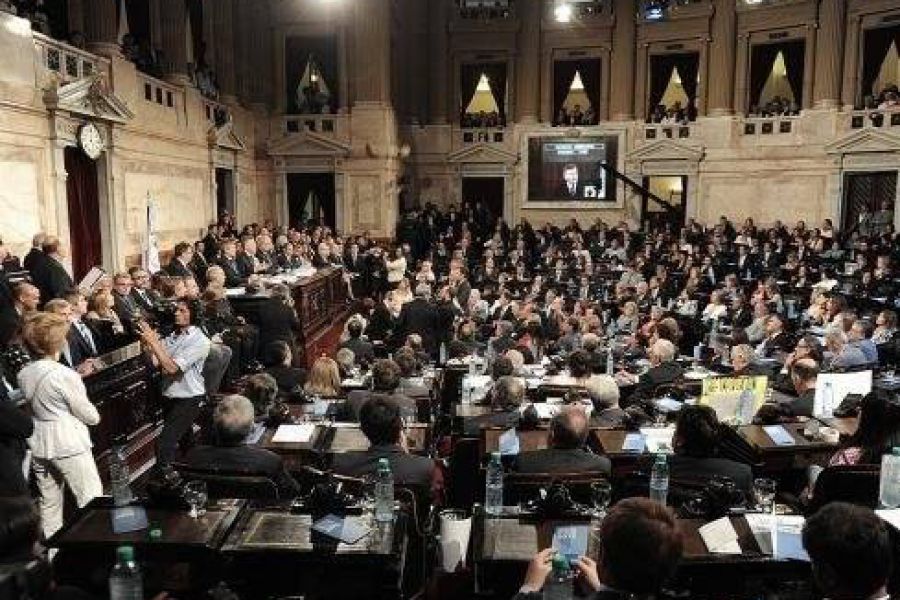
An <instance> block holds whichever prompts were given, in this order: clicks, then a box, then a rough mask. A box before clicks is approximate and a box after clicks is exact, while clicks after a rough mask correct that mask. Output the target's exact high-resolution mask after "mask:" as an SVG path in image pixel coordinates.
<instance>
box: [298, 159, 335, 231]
mask: <svg viewBox="0 0 900 600" xmlns="http://www.w3.org/2000/svg"><path fill="white" fill-rule="evenodd" d="M287 195H288V219H289V220H290V224H291V225H299V226H304V225H310V224H311V225H327V226H328V227H330V228H331V229H332V230H335V225H336V218H335V199H334V173H288V175H287Z"/></svg>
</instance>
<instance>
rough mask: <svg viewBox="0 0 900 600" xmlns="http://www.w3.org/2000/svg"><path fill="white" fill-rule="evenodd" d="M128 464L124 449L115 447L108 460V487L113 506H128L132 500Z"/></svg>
mask: <svg viewBox="0 0 900 600" xmlns="http://www.w3.org/2000/svg"><path fill="white" fill-rule="evenodd" d="M129 480H130V473H129V471H128V462H127V461H126V460H125V448H124V447H123V446H116V447H115V448H114V449H113V453H112V456H111V457H110V459H109V486H110V489H111V491H112V497H113V504H114V505H115V506H128V505H129V504H131V502H132V501H133V500H134V494H132V493H131V485H130V481H129Z"/></svg>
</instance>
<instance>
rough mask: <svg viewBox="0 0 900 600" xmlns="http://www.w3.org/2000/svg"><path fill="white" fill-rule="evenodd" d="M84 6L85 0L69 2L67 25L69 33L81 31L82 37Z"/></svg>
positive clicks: (1, 1) (71, 0)
mask: <svg viewBox="0 0 900 600" xmlns="http://www.w3.org/2000/svg"><path fill="white" fill-rule="evenodd" d="M3 1H4V0H0V5H2V4H3ZM84 4H85V3H84V0H69V4H68V19H69V22H68V23H67V25H68V27H69V31H71V32H75V31H80V32H81V33H82V35H84ZM0 10H2V7H0Z"/></svg>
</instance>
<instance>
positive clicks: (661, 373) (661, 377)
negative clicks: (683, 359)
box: [626, 362, 684, 408]
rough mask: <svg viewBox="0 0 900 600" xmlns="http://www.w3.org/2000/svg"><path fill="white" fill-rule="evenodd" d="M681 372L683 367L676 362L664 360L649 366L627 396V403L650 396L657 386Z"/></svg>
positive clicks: (674, 378)
mask: <svg viewBox="0 0 900 600" xmlns="http://www.w3.org/2000/svg"><path fill="white" fill-rule="evenodd" d="M683 374H684V369H682V368H681V365H679V364H678V363H676V362H664V363H660V364H659V365H657V366H655V367H651V368H650V370H649V371H647V372H646V373H644V374H643V375H641V376H640V378H639V379H638V382H637V385H635V388H634V392H633V393H632V394H631V396H630V397H629V404H633V403H635V402H637V401H641V400H647V399H649V398H652V397H653V394H654V392H655V391H656V388H657V386H660V385H663V384H666V383H672V382H673V381H675V380H676V379H678V378H680V377H681V376H682V375H683ZM626 408H627V407H626Z"/></svg>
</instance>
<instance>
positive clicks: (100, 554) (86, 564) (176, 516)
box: [47, 498, 245, 597]
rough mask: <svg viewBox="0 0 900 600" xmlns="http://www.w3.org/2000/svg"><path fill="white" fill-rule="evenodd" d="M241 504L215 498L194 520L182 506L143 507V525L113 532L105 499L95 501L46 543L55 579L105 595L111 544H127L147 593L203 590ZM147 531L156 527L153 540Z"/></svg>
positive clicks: (213, 577) (215, 576)
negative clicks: (51, 552) (156, 535)
mask: <svg viewBox="0 0 900 600" xmlns="http://www.w3.org/2000/svg"><path fill="white" fill-rule="evenodd" d="M244 504H245V503H244V502H243V501H240V500H221V501H218V502H216V503H213V504H210V505H209V507H207V511H206V514H205V515H203V516H201V517H199V518H197V519H194V518H192V517H191V516H189V515H188V513H187V511H186V510H169V509H160V508H151V509H148V510H147V519H148V522H149V527H148V528H147V529H145V530H141V531H135V532H131V533H121V534H116V533H114V532H113V531H112V521H111V515H112V506H111V504H110V501H109V499H108V498H98V499H95V500H94V501H93V502H91V503H90V504H89V505H88V506H87V507H85V508H84V509H82V510H81V511H79V512H78V514H77V515H76V516H75V518H74V519H73V520H72V521H71V522H70V523H69V524H68V525H66V526H65V527H63V529H61V530H60V531H59V532H58V533H57V534H56V535H54V536H53V537H52V538H51V539H50V540H49V541H48V542H47V545H48V546H49V547H51V548H58V549H59V553H58V554H57V556H56V558H55V560H54V571H55V573H56V578H57V581H58V582H59V583H68V584H71V585H77V586H79V587H82V588H84V589H86V590H88V591H92V590H96V591H97V592H100V596H101V597H106V593H107V590H106V589H105V587H106V581H107V577H108V575H109V570H110V569H111V568H112V565H113V564H114V563H115V557H116V548H117V547H118V546H120V545H123V544H128V545H131V546H134V547H135V554H136V556H137V560H138V561H139V562H140V563H141V566H142V568H143V569H144V581H145V588H146V589H147V590H148V591H151V592H157V591H160V590H167V591H176V592H177V591H189V590H192V591H200V590H204V589H206V588H208V587H210V586H212V585H214V584H215V583H216V582H217V581H219V579H220V574H219V571H220V565H219V561H218V557H217V552H218V550H219V547H220V546H221V544H222V542H223V541H224V539H225V535H226V534H227V533H228V531H229V530H230V529H231V527H232V525H233V524H234V522H235V519H236V518H237V516H238V514H239V513H240V511H241V509H242V508H243V507H244ZM152 529H159V530H160V531H161V534H162V535H161V537H160V538H159V539H156V540H154V539H151V538H150V536H149V532H150V530H152ZM98 588H99V589H98Z"/></svg>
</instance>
